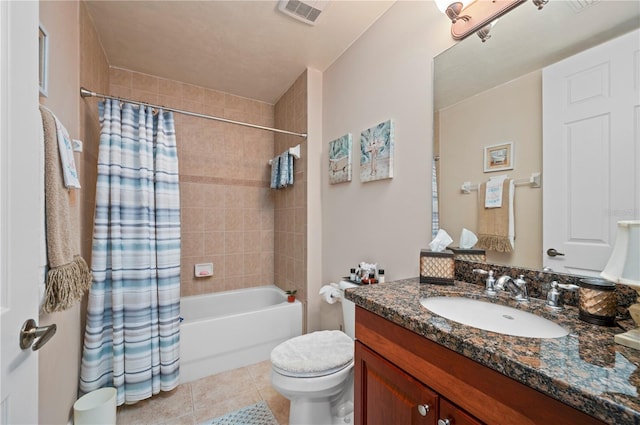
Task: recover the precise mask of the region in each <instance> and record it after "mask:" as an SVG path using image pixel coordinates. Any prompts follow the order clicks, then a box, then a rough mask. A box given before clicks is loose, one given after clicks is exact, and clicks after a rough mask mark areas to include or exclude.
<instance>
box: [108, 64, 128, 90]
mask: <svg viewBox="0 0 640 425" xmlns="http://www.w3.org/2000/svg"><path fill="white" fill-rule="evenodd" d="M109 81H110V83H111V84H114V85H117V86H123V87H126V88H131V87H132V81H133V77H132V72H131V71H128V70H126V69H120V68H109Z"/></svg>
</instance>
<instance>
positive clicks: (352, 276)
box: [349, 269, 356, 282]
mask: <svg viewBox="0 0 640 425" xmlns="http://www.w3.org/2000/svg"><path fill="white" fill-rule="evenodd" d="M349 280H350V281H352V282H355V281H356V269H351V272H350V273H349Z"/></svg>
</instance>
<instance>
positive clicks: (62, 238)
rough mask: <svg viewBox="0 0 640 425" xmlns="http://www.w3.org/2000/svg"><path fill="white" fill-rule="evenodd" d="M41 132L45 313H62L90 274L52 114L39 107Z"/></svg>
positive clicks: (79, 293)
mask: <svg viewBox="0 0 640 425" xmlns="http://www.w3.org/2000/svg"><path fill="white" fill-rule="evenodd" d="M40 114H41V115H42V127H43V130H44V185H45V219H46V228H47V229H46V235H47V262H48V266H49V270H48V271H47V277H46V292H45V300H44V303H43V305H42V311H43V312H44V313H50V312H53V311H63V310H67V309H69V308H71V307H72V306H73V305H74V304H75V303H76V302H78V301H80V300H81V299H82V296H83V295H84V292H85V291H86V290H87V289H88V288H89V286H90V285H91V272H90V271H89V267H88V266H87V263H86V262H85V261H84V259H83V258H82V257H81V256H80V255H79V253H78V249H77V246H78V241H79V239H78V220H77V219H76V220H74V219H73V217H72V215H71V207H70V201H71V198H70V197H71V196H72V195H71V194H70V193H69V191H68V190H67V189H66V188H65V186H64V180H63V175H62V165H61V162H60V151H59V149H58V139H57V135H56V122H55V118H54V116H53V114H51V112H49V111H48V110H46V109H45V108H43V107H40Z"/></svg>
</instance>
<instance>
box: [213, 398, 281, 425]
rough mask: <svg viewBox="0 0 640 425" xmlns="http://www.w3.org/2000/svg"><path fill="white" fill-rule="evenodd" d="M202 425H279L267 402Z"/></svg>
mask: <svg viewBox="0 0 640 425" xmlns="http://www.w3.org/2000/svg"><path fill="white" fill-rule="evenodd" d="M201 425H278V421H277V420H276V418H275V417H274V416H273V413H271V409H269V406H267V403H266V402H265V401H261V402H259V403H256V404H253V405H251V406H247V407H243V408H242V409H239V410H236V411H234V412H231V413H227V414H226V415H224V416H220V417H218V418H215V419H213V420H211V421H207V422H203V423H202V424H201Z"/></svg>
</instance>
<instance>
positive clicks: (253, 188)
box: [109, 67, 274, 296]
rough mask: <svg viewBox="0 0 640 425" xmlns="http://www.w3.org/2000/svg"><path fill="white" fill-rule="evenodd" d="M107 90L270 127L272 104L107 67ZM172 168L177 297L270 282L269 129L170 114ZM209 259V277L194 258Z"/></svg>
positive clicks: (271, 148)
mask: <svg viewBox="0 0 640 425" xmlns="http://www.w3.org/2000/svg"><path fill="white" fill-rule="evenodd" d="M110 77H111V78H110V90H109V94H110V95H113V96H119V97H125V98H129V99H133V100H137V101H143V102H149V103H153V104H159V105H166V106H168V107H172V108H177V109H184V110H187V111H192V112H197V113H202V114H207V115H214V116H219V117H223V118H227V119H231V120H236V121H244V122H250V123H254V124H258V125H263V126H269V127H272V126H273V119H274V118H273V116H274V112H273V105H270V104H267V103H263V102H258V101H255V100H251V99H246V98H242V97H238V96H233V95H230V94H225V93H222V92H218V91H214V90H209V89H205V88H203V87H198V86H194V85H190V84H186V83H182V82H179V81H173V80H167V79H163V78H158V77H155V76H152V75H147V74H141V73H137V72H132V71H129V70H125V69H119V68H114V67H112V68H111V72H110ZM174 117H175V121H176V138H177V145H178V160H179V170H180V205H181V232H180V236H181V240H182V246H181V251H182V252H181V255H182V259H181V264H182V272H181V275H182V277H181V281H180V283H181V288H180V293H181V295H182V296H188V295H197V294H202V293H209V292H219V291H224V290H232V289H240V288H247V287H252V286H257V285H267V284H273V261H274V257H273V247H274V235H273V223H274V212H273V205H274V203H273V197H272V194H271V192H270V189H269V179H270V169H269V167H268V160H269V159H271V157H272V156H273V152H274V148H273V134H272V133H270V132H267V131H263V130H257V129H252V128H247V127H241V126H238V125H233V124H227V123H222V122H218V121H211V120H205V119H202V118H197V117H190V116H186V115H182V114H174ZM206 262H213V266H214V274H213V276H212V277H206V278H195V277H194V265H195V264H197V263H206Z"/></svg>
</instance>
